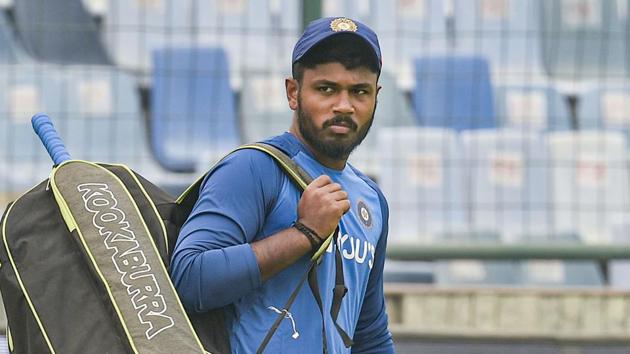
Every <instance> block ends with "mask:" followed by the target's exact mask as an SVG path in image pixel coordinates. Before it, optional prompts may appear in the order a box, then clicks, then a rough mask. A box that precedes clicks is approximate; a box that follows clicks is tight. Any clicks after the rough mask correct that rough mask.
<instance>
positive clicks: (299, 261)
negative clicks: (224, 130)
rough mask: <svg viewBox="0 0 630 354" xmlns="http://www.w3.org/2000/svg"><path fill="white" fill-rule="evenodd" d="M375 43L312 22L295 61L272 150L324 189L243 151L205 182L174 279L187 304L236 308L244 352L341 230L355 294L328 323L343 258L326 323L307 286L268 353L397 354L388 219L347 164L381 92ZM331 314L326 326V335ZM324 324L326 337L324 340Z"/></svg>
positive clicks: (358, 32)
mask: <svg viewBox="0 0 630 354" xmlns="http://www.w3.org/2000/svg"><path fill="white" fill-rule="evenodd" d="M380 71H381V53H380V48H379V44H378V39H377V37H376V34H375V33H374V32H373V31H372V30H371V29H370V28H368V27H367V26H365V25H363V24H361V23H359V22H356V21H352V20H350V19H347V18H324V19H319V20H316V21H313V22H312V23H310V24H309V25H308V26H307V28H306V30H305V31H304V33H303V35H302V37H301V38H300V39H299V40H298V42H297V43H296V45H295V48H294V52H293V78H290V79H286V80H285V88H286V94H287V99H288V103H289V107H290V108H291V110H293V112H294V113H293V120H292V124H291V127H290V129H289V131H288V132H286V133H284V134H283V135H280V136H276V137H273V138H271V139H269V140H267V141H266V142H267V143H268V144H271V145H274V146H276V147H277V148H279V149H281V150H283V151H284V152H285V153H287V154H288V155H289V156H290V157H291V158H292V159H293V160H294V161H295V162H296V163H297V164H298V165H299V166H300V167H302V168H303V169H304V170H306V171H307V172H308V173H309V174H310V175H311V176H313V178H315V179H314V181H313V182H312V183H311V184H309V185H308V187H307V188H306V190H305V191H304V193H303V194H300V191H299V190H298V189H297V187H295V186H294V185H293V184H292V183H291V181H290V180H289V179H288V177H287V176H286V175H285V174H284V173H283V172H282V170H281V169H280V168H279V167H278V166H277V165H276V163H275V162H274V161H273V160H272V158H271V157H269V156H267V155H266V154H264V153H263V152H260V151H256V150H249V149H248V150H240V151H237V152H235V153H233V154H231V155H230V156H229V157H228V158H226V159H224V160H223V161H222V162H221V163H220V164H219V165H218V166H217V167H216V168H215V169H214V170H213V171H212V173H211V174H210V175H209V176H208V177H206V180H205V181H204V183H203V186H202V190H201V193H200V197H199V200H198V201H197V204H196V205H195V207H194V210H193V211H192V213H191V215H190V217H189V219H188V221H187V222H186V223H185V224H184V226H183V227H182V230H181V232H180V236H179V240H178V243H177V245H176V247H175V252H174V254H173V260H172V268H171V274H172V277H173V281H174V283H175V285H176V287H177V289H178V291H179V294H180V296H181V298H182V301H183V302H184V305H185V306H186V307H187V308H188V309H189V310H192V311H196V312H204V311H208V310H210V309H215V308H220V307H222V306H225V305H228V304H232V306H230V307H228V309H229V310H226V317H227V318H228V329H229V332H230V333H231V338H230V343H231V347H232V351H233V352H234V353H254V352H255V351H256V349H257V348H258V346H259V344H260V343H261V342H262V340H263V338H264V337H265V335H266V334H267V331H268V330H269V328H270V327H271V326H272V324H273V322H274V321H275V319H276V317H277V315H278V313H282V309H283V306H284V304H285V303H286V301H287V299H288V297H289V295H290V293H291V292H292V291H293V289H294V288H295V287H296V285H297V284H298V282H299V280H300V278H301V276H302V275H303V274H304V272H305V270H306V269H307V268H308V265H309V261H310V257H311V256H312V254H313V250H315V249H317V248H318V247H319V246H320V245H321V244H322V242H323V240H324V239H326V238H327V236H328V235H330V234H331V233H332V232H333V231H335V229H336V227H337V225H339V228H340V231H339V233H338V240H337V247H339V249H340V251H341V254H342V259H343V261H342V263H343V272H344V275H345V284H346V286H347V287H348V293H347V294H346V295H345V297H344V298H343V302H342V305H341V310H340V312H339V315H338V318H337V321H336V323H337V324H338V325H339V327H340V328H341V330H342V331H345V333H347V334H348V335H349V337H350V338H352V339H353V341H354V344H353V345H352V348H351V349H349V348H346V346H345V345H344V342H343V340H342V337H341V334H340V333H341V332H340V331H339V330H337V329H336V326H335V321H333V319H332V316H331V315H330V311H328V309H330V307H331V304H332V297H333V296H332V294H333V291H332V289H333V287H334V285H335V253H334V252H333V251H332V246H330V247H329V248H328V250H327V252H326V253H325V254H324V256H323V260H322V262H321V264H320V265H319V266H318V267H317V274H318V284H319V288H320V291H321V292H320V293H321V297H322V301H323V304H324V306H323V308H324V311H323V315H322V312H320V309H319V307H318V305H317V303H316V301H315V299H314V296H313V295H312V294H311V291H309V288H308V287H306V286H305V287H302V288H301V290H300V292H299V295H298V296H297V298H296V300H295V302H294V304H293V306H292V307H291V309H290V311H289V312H288V313H286V314H285V318H284V319H283V320H282V322H281V325H280V327H279V329H278V331H277V332H276V333H275V335H274V336H273V337H272V338H271V341H270V342H269V344H268V346H267V352H269V353H322V350H323V347H324V343H323V341H322V338H326V346H327V349H328V352H330V353H348V352H350V351H352V352H361V353H364V352H369V353H393V352H394V349H393V343H392V339H391V334H390V332H389V330H388V328H387V314H386V311H385V301H384V296H383V264H384V260H385V246H386V239H387V217H388V209H387V204H386V202H385V198H384V197H383V195H382V194H381V192H380V190H379V189H378V188H377V187H376V185H375V184H374V183H373V182H372V181H370V180H369V179H368V178H367V177H365V176H364V175H363V174H361V173H360V172H359V171H357V170H356V169H354V168H353V167H352V166H350V165H349V164H347V163H346V160H347V159H348V156H349V155H350V153H351V152H352V150H353V149H354V148H355V147H356V146H357V145H359V144H360V143H361V141H362V140H363V138H364V137H365V136H366V135H367V133H368V130H369V129H370V126H371V124H372V120H373V117H374V110H375V108H376V96H377V94H378V91H379V89H380V87H379V86H378V83H377V82H378V76H379V74H380ZM322 316H324V322H325V325H324V326H323V325H322ZM322 326H323V328H324V334H325V336H324V335H323V334H322Z"/></svg>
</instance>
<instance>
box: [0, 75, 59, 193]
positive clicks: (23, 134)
mask: <svg viewBox="0 0 630 354" xmlns="http://www.w3.org/2000/svg"><path fill="white" fill-rule="evenodd" d="M62 91H63V79H62V75H61V73H60V72H59V71H58V70H53V69H52V68H48V69H46V70H44V69H43V68H37V67H32V66H25V67H23V66H14V67H11V70H2V71H0V92H1V93H2V94H0V189H2V190H3V191H4V192H5V193H9V194H11V195H13V196H15V195H16V194H18V193H23V192H25V191H26V190H27V189H28V188H30V187H32V186H34V185H35V184H36V183H39V182H40V181H42V180H43V179H45V178H46V177H48V174H49V173H50V169H51V167H52V162H51V160H50V158H49V157H48V155H47V154H46V150H45V149H44V148H43V146H42V145H41V143H40V142H39V140H38V138H37V136H36V135H35V134H34V133H33V129H32V127H31V122H30V118H31V116H32V115H33V114H34V113H36V112H39V111H44V112H46V111H50V112H59V111H60V110H61V107H60V103H61V102H62V100H61V97H62V94H61V92H62ZM51 114H52V113H51Z"/></svg>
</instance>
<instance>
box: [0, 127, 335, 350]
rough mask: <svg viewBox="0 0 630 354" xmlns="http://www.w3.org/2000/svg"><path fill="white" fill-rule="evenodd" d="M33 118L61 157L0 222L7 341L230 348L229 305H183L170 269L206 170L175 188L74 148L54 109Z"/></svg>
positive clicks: (287, 164) (289, 166) (49, 346)
mask: <svg viewBox="0 0 630 354" xmlns="http://www.w3.org/2000/svg"><path fill="white" fill-rule="evenodd" d="M33 126H34V128H35V130H36V132H37V133H38V135H39V136H40V138H41V139H42V141H43V142H44V145H45V146H46V148H47V150H48V152H49V154H50V155H51V157H52V158H53V161H54V162H55V165H54V166H53V169H52V172H51V174H50V177H49V178H48V179H46V180H45V181H43V182H41V183H40V184H39V185H37V186H35V187H33V188H32V189H31V190H29V191H28V192H26V193H25V194H23V195H22V196H20V197H19V198H17V199H16V200H15V201H14V202H12V203H11V204H9V206H8V207H7V209H6V211H5V213H4V215H3V217H2V220H1V224H0V225H1V229H0V231H1V236H2V246H1V247H0V265H1V266H0V291H1V293H2V299H3V301H4V306H5V309H6V312H7V341H8V343H9V349H10V350H11V352H12V353H37V354H39V353H64V354H65V353H112V354H113V353H229V352H230V346H229V334H228V333H227V329H226V328H225V326H224V322H223V317H222V316H223V311H221V309H218V310H215V311H211V312H209V313H205V314H187V313H186V311H185V310H184V308H183V306H182V304H181V302H180V300H179V298H178V296H177V293H176V291H175V289H174V287H173V285H172V283H171V281H170V279H169V276H168V272H167V269H168V265H169V260H170V255H171V252H172V249H173V247H174V245H175V242H176V239H177V235H178V233H179V229H180V227H181V225H182V224H183V223H184V222H185V220H186V218H187V217H188V215H189V214H190V212H191V210H192V207H193V206H194V204H195V202H196V200H197V198H198V195H199V188H200V185H201V181H202V179H203V178H200V179H199V180H198V181H197V182H196V183H194V184H193V185H192V186H190V187H189V188H188V189H187V190H186V192H184V194H182V196H180V197H179V198H178V199H177V200H173V199H172V198H171V197H170V196H169V195H168V194H167V193H166V192H164V191H162V190H161V189H160V188H158V187H156V186H155V185H153V184H152V183H151V182H149V181H148V180H146V179H144V178H143V177H142V176H140V175H139V174H137V173H135V172H134V171H132V170H131V169H129V168H128V167H126V166H124V165H116V164H104V163H93V162H88V161H81V160H72V159H70V156H69V154H68V153H67V152H66V150H65V147H64V146H63V143H62V142H61V140H60V138H59V137H58V136H57V135H56V132H55V131H54V128H53V126H52V123H51V122H50V119H49V118H48V117H47V116H45V115H36V116H35V117H33ZM241 148H254V149H258V150H261V151H264V152H266V153H268V154H270V155H271V156H272V157H274V159H276V161H277V162H278V163H279V165H280V166H281V167H282V169H283V170H284V171H285V172H286V173H287V174H288V175H289V176H290V177H291V179H292V180H293V181H294V182H295V183H296V184H298V185H300V187H305V186H306V185H307V182H305V180H304V178H307V179H308V178H309V177H308V176H307V175H306V174H303V171H301V170H299V171H298V170H297V169H299V167H297V166H296V165H295V164H294V163H293V161H292V160H291V159H290V158H289V157H288V156H286V155H284V154H283V153H282V152H281V151H280V150H277V149H275V148H274V147H273V146H270V145H265V144H252V145H248V146H243V147H241ZM239 149H240V148H239ZM309 181H310V180H309ZM329 242H331V240H330V239H329V240H328V242H327V243H326V244H325V246H328V243H329ZM324 249H325V247H324V246H322V248H321V249H320V251H319V252H318V253H319V254H320V255H321V253H322V252H323V250H324ZM315 259H316V257H315V256H313V262H312V263H313V265H314V264H316V261H315ZM312 268H313V269H314V268H315V266H312ZM300 285H301V284H300ZM296 291H297V289H296ZM292 301H293V298H292V299H290V301H289V302H288V303H287V306H285V309H286V310H287V311H288V307H289V306H290V305H291V302H292ZM281 316H283V314H281V315H280V318H279V321H280V320H281V319H282V318H281ZM279 321H278V323H279ZM274 330H275V329H273V328H272V330H270V333H269V335H268V336H269V337H270V336H271V335H273V331H274ZM266 341H268V339H267V340H266ZM264 344H266V343H264ZM264 344H263V345H261V350H260V351H261V352H262V350H264Z"/></svg>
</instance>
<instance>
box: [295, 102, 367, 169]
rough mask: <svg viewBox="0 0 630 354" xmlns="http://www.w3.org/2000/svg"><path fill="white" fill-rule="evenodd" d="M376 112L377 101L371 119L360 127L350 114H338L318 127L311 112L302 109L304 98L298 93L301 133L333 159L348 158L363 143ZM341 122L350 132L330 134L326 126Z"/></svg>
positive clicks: (321, 152)
mask: <svg viewBox="0 0 630 354" xmlns="http://www.w3.org/2000/svg"><path fill="white" fill-rule="evenodd" d="M375 112H376V103H375V104H374V109H373V110H372V116H371V117H370V120H369V121H368V122H367V123H365V124H364V125H363V126H361V127H358V126H357V124H356V123H355V122H354V121H353V120H352V118H350V117H349V116H345V115H336V116H334V117H332V118H330V119H328V120H326V121H325V122H324V124H323V125H322V128H318V127H316V126H315V124H314V123H313V119H312V117H311V115H310V113H308V112H307V111H305V110H303V109H302V98H301V96H300V94H299V93H298V108H297V122H298V129H299V130H300V134H301V135H302V137H303V138H304V140H306V142H307V143H308V144H309V145H310V146H311V148H313V149H314V150H315V151H317V152H318V153H320V154H322V155H324V156H326V157H328V158H330V159H333V160H345V159H347V158H348V156H350V153H352V151H354V149H355V148H356V147H357V146H359V145H360V144H361V142H362V141H363V139H365V137H366V136H367V134H368V132H369V131H370V128H371V127H372V123H373V122H374V113H375ZM339 123H342V124H344V125H345V126H347V127H348V128H349V129H350V132H349V133H348V134H347V135H344V136H337V135H333V136H330V135H328V134H327V132H326V128H328V127H329V126H331V125H334V124H339Z"/></svg>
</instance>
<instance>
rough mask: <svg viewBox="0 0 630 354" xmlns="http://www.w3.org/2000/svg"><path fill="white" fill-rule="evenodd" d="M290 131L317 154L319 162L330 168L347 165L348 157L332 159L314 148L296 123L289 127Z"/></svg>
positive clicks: (309, 149)
mask: <svg viewBox="0 0 630 354" xmlns="http://www.w3.org/2000/svg"><path fill="white" fill-rule="evenodd" d="M289 133H291V134H293V135H294V136H295V137H296V138H297V139H298V140H299V141H300V142H301V143H302V144H303V145H304V146H306V148H307V149H308V151H310V153H311V154H312V155H313V156H315V159H316V160H317V162H319V163H320V164H322V165H324V166H326V167H328V168H332V169H334V170H339V171H341V170H343V169H344V167H346V161H347V160H348V157H345V158H342V159H332V158H330V157H328V156H326V155H324V154H322V153H320V152H319V151H317V150H316V149H314V148H313V147H312V146H311V145H310V144H309V143H308V142H307V141H306V140H305V139H304V137H303V136H302V134H300V130H299V129H297V127H296V126H295V124H293V125H292V126H291V128H290V129H289Z"/></svg>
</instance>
